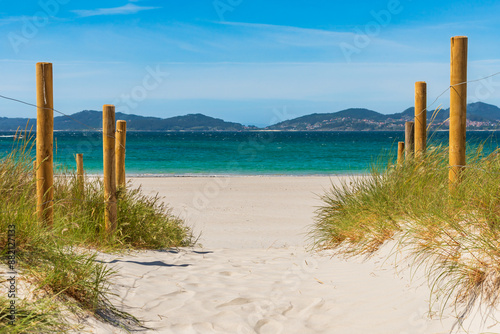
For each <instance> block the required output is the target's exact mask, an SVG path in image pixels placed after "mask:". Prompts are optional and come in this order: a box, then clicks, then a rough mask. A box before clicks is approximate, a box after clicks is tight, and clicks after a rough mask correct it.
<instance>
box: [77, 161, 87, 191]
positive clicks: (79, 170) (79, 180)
mask: <svg viewBox="0 0 500 334" xmlns="http://www.w3.org/2000/svg"><path fill="white" fill-rule="evenodd" d="M76 182H77V184H78V192H79V193H80V194H81V195H83V191H84V182H85V181H84V178H83V154H81V153H78V154H77V155H76Z"/></svg>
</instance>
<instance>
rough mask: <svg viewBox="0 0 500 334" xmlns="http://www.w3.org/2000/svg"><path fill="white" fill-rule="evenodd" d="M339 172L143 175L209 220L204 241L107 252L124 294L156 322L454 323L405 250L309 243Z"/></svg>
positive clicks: (159, 325) (107, 329) (272, 326)
mask: <svg viewBox="0 0 500 334" xmlns="http://www.w3.org/2000/svg"><path fill="white" fill-rule="evenodd" d="M331 181H333V182H338V181H339V178H334V179H332V180H330V178H328V177H231V178H225V179H222V178H201V177H200V178H198V177H196V178H162V179H157V178H151V179H146V178H144V179H135V180H134V181H133V182H134V184H136V185H138V184H142V185H143V187H144V190H145V191H146V192H159V193H160V194H162V195H164V196H166V201H167V202H169V203H171V204H172V206H173V208H174V212H175V213H176V214H178V215H180V216H183V217H184V218H186V219H187V221H188V223H189V224H192V225H193V227H194V230H195V231H197V232H199V231H202V232H203V234H202V237H201V238H200V242H201V244H202V245H203V246H202V247H199V246H198V247H195V248H193V249H188V248H185V249H179V250H165V251H141V252H133V253H129V254H126V255H110V254H101V255H100V258H101V259H102V261H104V262H107V263H110V265H113V266H116V268H117V269H118V270H119V273H118V275H117V276H116V277H115V278H114V282H115V285H114V286H113V291H114V292H115V293H116V294H117V295H118V296H117V297H116V299H115V303H116V304H117V305H119V306H120V307H121V308H122V309H123V310H125V311H128V312H130V313H132V314H134V315H136V316H137V317H139V318H140V319H142V320H144V323H145V325H146V326H147V327H149V328H150V329H149V330H145V331H144V332H147V333H149V332H151V333H154V332H157V333H176V334H177V333H238V334H246V333H261V334H264V333H266V334H267V333H273V334H274V333H342V334H343V333H398V334H410V333H412V334H413V333H415V334H416V333H448V332H450V329H451V328H452V327H453V324H454V323H455V322H456V321H455V320H456V318H455V317H454V316H453V312H452V310H445V313H444V314H443V317H442V318H440V317H439V316H438V313H437V311H438V310H437V309H429V291H430V290H429V288H428V287H427V285H426V283H425V280H424V279H423V277H418V275H417V277H416V278H414V279H413V280H410V271H409V270H408V269H407V268H406V266H408V264H403V263H399V265H398V267H395V264H394V263H395V262H394V261H395V258H396V257H398V256H399V257H400V256H402V255H401V254H399V253H397V252H396V253H392V250H393V248H392V245H387V246H386V247H384V249H383V251H382V252H381V253H380V254H378V255H376V256H374V257H373V258H371V259H369V260H367V261H363V259H360V258H355V259H349V260H344V259H342V258H339V257H335V256H332V254H331V253H330V252H329V251H323V252H320V253H311V252H307V251H306V250H305V247H306V246H307V245H308V243H307V241H306V240H305V238H304V237H305V232H306V231H307V228H308V225H309V224H311V222H312V217H313V215H314V213H313V212H314V207H315V206H317V205H319V204H320V201H319V199H318V197H317V196H316V195H315V193H316V194H320V193H322V192H323V190H324V188H327V187H328V186H329V184H330V182H331ZM217 187H218V188H217ZM216 189H218V190H216ZM200 194H201V195H200ZM203 196H205V197H204V198H203ZM198 201H199V202H198ZM390 253H391V254H392V255H391V256H389V254H390ZM473 320H474V321H472V322H471V321H467V322H466V323H465V324H466V326H467V328H468V329H469V330H470V333H480V332H481V330H484V329H488V327H489V326H491V325H494V324H495V322H494V321H491V320H488V321H485V320H482V319H481V318H480V317H478V316H476V318H475V319H473ZM92 326H94V327H93V329H91V331H92V332H95V333H114V332H116V333H121V330H119V329H116V328H113V327H111V326H109V325H103V324H100V323H97V322H95V321H93V322H92ZM499 328H500V327H498V325H497V326H494V327H491V328H489V329H488V331H493V332H495V331H496V332H500V329H499ZM459 332H462V333H464V331H463V330H460V331H459Z"/></svg>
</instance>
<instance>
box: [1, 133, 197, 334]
mask: <svg viewBox="0 0 500 334" xmlns="http://www.w3.org/2000/svg"><path fill="white" fill-rule="evenodd" d="M32 149H33V138H32V136H30V134H29V133H28V132H25V133H24V137H23V139H21V140H17V141H15V142H14V145H13V149H12V151H11V153H10V154H8V155H7V156H4V157H2V158H1V159H0V198H1V199H2V200H1V201H0V246H1V249H2V258H3V261H2V264H3V267H2V268H3V269H4V270H7V269H8V254H9V253H8V251H9V244H8V241H9V231H11V232H10V233H11V234H10V237H11V242H12V240H15V252H16V253H15V261H16V263H15V265H14V266H15V270H16V271H17V272H18V275H17V282H16V283H17V286H18V288H19V287H20V286H23V287H29V288H30V289H31V290H32V291H30V293H29V296H28V297H29V300H23V299H20V300H17V301H16V304H15V306H16V319H15V321H14V324H9V322H10V320H11V319H9V315H10V309H9V306H10V303H11V300H10V299H9V298H8V296H7V289H4V291H5V293H4V294H3V295H0V333H59V332H68V331H75V330H76V331H77V330H78V328H75V325H74V322H70V321H68V318H71V317H73V318H75V317H76V318H77V317H78V316H77V314H78V315H80V314H88V315H92V316H95V317H96V318H97V319H99V320H101V321H104V322H109V323H112V324H113V325H115V326H117V327H122V328H125V329H127V328H138V327H141V323H140V320H139V319H136V318H135V317H134V316H133V315H130V314H127V313H124V312H121V311H119V310H118V309H117V308H116V307H114V306H113V304H112V302H111V301H110V296H111V294H110V292H109V287H110V278H112V276H113V274H114V273H115V272H114V271H113V269H112V268H109V267H107V266H106V265H105V264H102V263H100V262H99V261H96V256H97V253H96V252H97V251H108V252H119V251H122V250H127V249H162V248H171V247H180V246H190V245H192V244H193V238H192V234H191V231H190V230H189V228H187V227H186V226H185V225H184V222H183V221H182V220H180V219H179V218H176V217H174V216H173V215H172V214H171V213H170V210H169V208H168V207H167V206H166V205H165V204H164V203H163V202H162V199H161V198H160V197H158V196H146V195H144V194H142V192H141V189H140V188H139V189H132V188H131V187H130V186H128V187H127V188H126V189H123V190H120V193H119V202H118V228H117V231H116V233H115V234H114V235H113V236H112V237H107V236H106V234H105V233H104V200H103V199H104V193H103V184H102V180H100V179H98V178H88V177H86V179H85V189H84V193H81V192H80V190H78V189H79V188H78V184H77V179H76V175H75V174H74V173H72V172H68V171H60V172H58V173H56V177H55V180H54V224H53V226H52V227H51V228H47V227H45V226H43V224H41V223H40V222H39V221H38V219H37V215H36V213H35V210H36V194H35V192H36V191H35V190H36V189H35V176H34V171H33V160H32V156H31V150H32ZM12 231H13V232H12ZM11 246H12V245H11ZM7 278H8V277H6V276H3V278H1V279H0V280H2V283H3V284H5V286H7V284H8V282H7V281H6V280H7ZM62 314H64V316H63V315H62Z"/></svg>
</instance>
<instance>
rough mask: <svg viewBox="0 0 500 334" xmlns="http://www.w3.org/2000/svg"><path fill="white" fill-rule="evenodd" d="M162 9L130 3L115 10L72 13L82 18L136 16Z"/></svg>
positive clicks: (81, 10) (90, 10) (85, 10)
mask: <svg viewBox="0 0 500 334" xmlns="http://www.w3.org/2000/svg"><path fill="white" fill-rule="evenodd" d="M159 8H160V7H147V6H137V5H135V4H133V3H128V4H126V5H125V6H120V7H113V8H97V9H80V10H73V11H72V12H73V13H75V14H77V15H78V16H80V17H89V16H99V15H129V14H135V13H138V12H141V11H144V10H151V9H159Z"/></svg>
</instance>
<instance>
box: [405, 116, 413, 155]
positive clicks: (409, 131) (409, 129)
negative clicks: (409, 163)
mask: <svg viewBox="0 0 500 334" xmlns="http://www.w3.org/2000/svg"><path fill="white" fill-rule="evenodd" d="M414 151H415V123H414V122H406V123H405V157H406V158H407V159H409V158H412V157H413V152H414Z"/></svg>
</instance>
